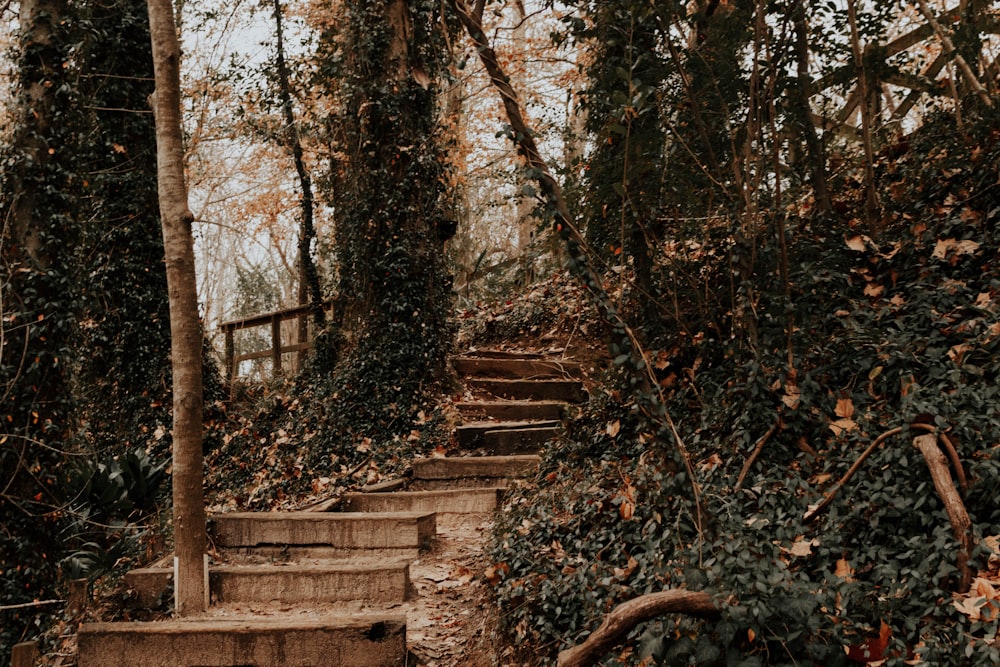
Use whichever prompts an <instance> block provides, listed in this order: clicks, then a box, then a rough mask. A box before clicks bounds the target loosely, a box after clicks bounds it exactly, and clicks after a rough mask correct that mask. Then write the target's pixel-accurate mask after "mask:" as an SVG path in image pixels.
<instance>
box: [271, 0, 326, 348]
mask: <svg viewBox="0 0 1000 667" xmlns="http://www.w3.org/2000/svg"><path fill="white" fill-rule="evenodd" d="M281 12H282V10H281V0H274V28H275V36H276V41H277V54H276V56H275V64H276V65H277V70H278V92H279V95H280V97H281V108H282V111H283V112H284V116H285V137H284V141H285V145H286V146H287V147H288V148H289V149H291V151H292V158H293V160H294V162H295V172H296V174H298V177H299V187H301V188H302V198H301V199H300V206H301V208H302V220H301V225H300V227H299V281H300V285H299V304H300V305H304V304H305V303H306V297H307V296H308V303H309V304H310V305H311V306H312V314H313V321H314V322H315V323H316V326H317V328H322V327H324V326H325V325H326V316H325V315H324V313H323V294H322V293H321V291H320V286H319V273H318V272H317V271H316V263H315V262H313V258H312V251H311V248H312V243H313V241H314V240H315V239H316V227H315V226H314V224H313V191H312V178H311V177H310V176H309V171H308V170H307V169H306V163H305V156H304V153H303V151H302V139H301V137H300V136H299V131H298V127H297V125H296V124H295V112H294V110H293V108H292V86H291V83H290V78H291V77H290V76H289V73H288V63H287V62H286V61H285V31H284V27H283V25H282V14H281ZM299 337H300V341H299V342H304V341H302V340H301V337H302V331H301V330H300V332H299Z"/></svg>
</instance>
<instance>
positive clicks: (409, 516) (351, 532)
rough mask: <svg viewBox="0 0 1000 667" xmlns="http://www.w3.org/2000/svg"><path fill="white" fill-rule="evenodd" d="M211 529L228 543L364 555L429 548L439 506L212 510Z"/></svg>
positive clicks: (221, 542)
mask: <svg viewBox="0 0 1000 667" xmlns="http://www.w3.org/2000/svg"><path fill="white" fill-rule="evenodd" d="M365 528H367V530H364V529H365ZM310 529H312V530H310ZM338 533H341V534H338ZM345 533H346V534H345ZM209 534H210V535H211V536H212V538H213V540H214V543H215V545H216V546H218V547H224V548H254V547H265V546H266V547H284V546H287V547H293V548H294V547H310V548H316V549H321V548H329V549H331V550H340V551H344V552H350V551H357V552H358V554H359V555H364V551H365V550H370V549H408V548H413V549H418V550H419V549H425V548H428V547H429V546H430V543H431V542H432V541H433V539H434V537H435V535H436V534H437V520H436V517H435V516H434V512H378V513H376V512H340V513H333V512H226V513H220V514H212V515H210V516H209Z"/></svg>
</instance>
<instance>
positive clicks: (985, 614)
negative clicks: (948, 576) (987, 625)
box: [952, 577, 1000, 622]
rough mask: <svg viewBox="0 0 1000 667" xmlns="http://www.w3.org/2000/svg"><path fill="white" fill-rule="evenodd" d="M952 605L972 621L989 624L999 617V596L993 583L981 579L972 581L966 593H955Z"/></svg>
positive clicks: (977, 578)
mask: <svg viewBox="0 0 1000 667" xmlns="http://www.w3.org/2000/svg"><path fill="white" fill-rule="evenodd" d="M952 605H954V607H955V609H957V610H958V611H960V612H961V613H963V614H965V615H966V616H968V617H969V619H970V620H973V621H986V622H990V621H995V620H997V618H998V617H1000V594H998V593H997V588H996V586H995V585H994V582H992V581H990V580H989V579H985V578H983V577H976V578H975V580H973V582H972V586H971V587H970V588H969V592H968V593H964V594H957V593H956V594H955V595H954V599H953V600H952Z"/></svg>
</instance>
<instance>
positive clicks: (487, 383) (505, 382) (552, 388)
mask: <svg viewBox="0 0 1000 667" xmlns="http://www.w3.org/2000/svg"><path fill="white" fill-rule="evenodd" d="M465 383H466V384H467V385H468V386H470V387H472V388H474V389H479V390H482V391H486V392H489V393H491V394H494V395H496V396H501V397H504V398H514V399H521V400H525V399H540V400H560V401H566V402H570V403H582V402H583V401H584V400H586V393H585V391H584V388H583V383H582V382H581V381H580V380H563V379H549V380H512V379H509V378H468V379H466V381H465Z"/></svg>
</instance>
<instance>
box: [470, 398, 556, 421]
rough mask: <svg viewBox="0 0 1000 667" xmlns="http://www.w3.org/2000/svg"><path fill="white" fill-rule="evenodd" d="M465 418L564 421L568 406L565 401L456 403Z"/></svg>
mask: <svg viewBox="0 0 1000 667" xmlns="http://www.w3.org/2000/svg"><path fill="white" fill-rule="evenodd" d="M455 407H456V408H457V409H458V411H459V412H460V413H461V414H462V416H463V417H466V418H470V419H496V420H498V421H510V422H515V421H531V420H539V421H541V420H559V419H562V417H563V413H564V411H565V410H566V407H567V404H566V403H564V402H563V401H478V402H477V401H470V402H468V403H456V404H455Z"/></svg>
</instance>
